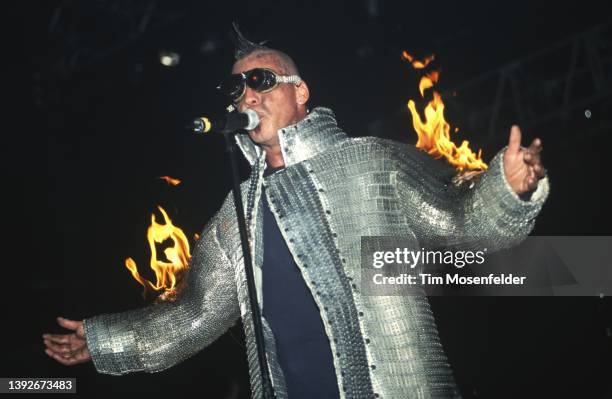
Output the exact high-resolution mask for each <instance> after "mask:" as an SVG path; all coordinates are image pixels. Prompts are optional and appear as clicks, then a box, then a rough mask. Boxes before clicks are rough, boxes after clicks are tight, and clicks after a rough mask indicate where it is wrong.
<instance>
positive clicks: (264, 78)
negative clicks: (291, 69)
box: [246, 68, 276, 92]
mask: <svg viewBox="0 0 612 399" xmlns="http://www.w3.org/2000/svg"><path fill="white" fill-rule="evenodd" d="M246 84H247V85H248V86H249V87H250V88H251V89H253V90H257V91H258V92H266V91H268V90H271V89H273V88H274V87H275V86H276V75H274V73H273V72H272V71H268V70H267V69H261V68H256V69H253V70H251V71H249V73H248V74H247V80H246Z"/></svg>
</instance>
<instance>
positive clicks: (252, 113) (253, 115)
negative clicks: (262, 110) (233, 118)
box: [244, 109, 259, 130]
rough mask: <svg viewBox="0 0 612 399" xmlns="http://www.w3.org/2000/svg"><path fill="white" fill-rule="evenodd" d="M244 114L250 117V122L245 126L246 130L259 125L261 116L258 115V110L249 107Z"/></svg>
mask: <svg viewBox="0 0 612 399" xmlns="http://www.w3.org/2000/svg"><path fill="white" fill-rule="evenodd" d="M244 114H246V116H247V117H248V118H249V123H248V125H247V126H246V127H245V129H246V130H253V129H255V128H256V127H257V125H259V116H258V115H257V112H255V111H253V110H252V109H247V110H245V111H244Z"/></svg>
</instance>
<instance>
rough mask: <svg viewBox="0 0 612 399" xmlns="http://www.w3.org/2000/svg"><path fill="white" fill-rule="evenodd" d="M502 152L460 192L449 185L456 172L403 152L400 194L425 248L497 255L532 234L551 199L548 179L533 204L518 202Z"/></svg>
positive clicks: (411, 150) (421, 155)
mask: <svg viewBox="0 0 612 399" xmlns="http://www.w3.org/2000/svg"><path fill="white" fill-rule="evenodd" d="M504 152H505V148H504V149H503V150H501V151H500V152H499V153H498V154H497V155H496V156H495V157H494V158H493V160H492V161H491V163H490V165H489V169H488V170H487V171H486V172H484V173H482V174H480V175H478V176H477V177H476V178H474V179H473V180H471V181H467V182H464V183H462V184H461V185H459V186H457V185H455V184H454V183H452V181H451V180H452V177H453V175H454V174H455V172H454V169H453V168H452V167H450V166H449V165H447V164H446V163H445V162H443V161H441V160H435V159H433V158H431V157H430V156H428V155H426V154H425V153H424V152H422V151H419V150H416V149H415V148H414V147H409V149H406V147H404V149H403V150H402V151H401V153H400V155H399V157H400V158H404V160H401V161H400V167H399V171H398V176H397V186H398V193H399V196H400V198H401V202H402V205H401V206H402V208H403V210H404V213H405V215H406V216H407V217H408V219H409V221H410V224H411V225H412V227H413V228H414V231H415V234H416V236H417V237H419V241H420V242H421V244H422V245H424V246H427V247H462V248H479V249H483V248H487V249H488V250H489V251H496V250H500V249H504V248H509V247H512V246H514V245H517V244H519V243H520V242H521V241H522V240H523V239H524V238H525V237H526V236H527V235H528V234H529V233H530V232H531V230H532V229H533V226H534V223H535V218H536V216H537V215H538V213H539V212H540V210H541V208H542V205H543V204H544V201H545V200H546V197H547V196H548V191H549V183H548V178H547V177H546V178H544V179H541V180H540V181H539V183H538V187H537V189H536V190H535V191H534V192H533V193H532V195H531V198H530V199H529V200H524V199H521V198H519V196H518V195H517V194H516V193H515V192H514V191H513V190H512V188H511V187H510V185H509V183H508V181H507V180H506V176H505V173H504V168H503V154H504ZM406 159H410V161H409V162H404V161H405V160H406ZM406 165H408V167H406ZM415 187H418V189H415Z"/></svg>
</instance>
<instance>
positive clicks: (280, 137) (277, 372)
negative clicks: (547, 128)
mask: <svg viewBox="0 0 612 399" xmlns="http://www.w3.org/2000/svg"><path fill="white" fill-rule="evenodd" d="M220 88H221V89H222V90H224V91H225V93H226V94H228V95H229V96H230V98H231V99H232V101H233V103H234V105H235V106H236V107H237V109H238V110H239V111H244V110H245V109H249V108H250V109H252V110H254V111H255V112H257V114H258V115H259V118H260V120H261V123H260V124H259V126H257V128H255V129H254V130H252V131H250V132H248V135H246V134H245V135H238V136H237V142H238V145H239V147H240V148H241V150H242V152H243V153H244V155H245V157H246V158H247V160H248V161H249V163H250V164H251V167H252V172H251V175H250V178H249V179H248V180H247V181H245V182H243V184H242V191H243V197H244V198H245V200H246V206H245V213H246V219H247V225H248V226H249V236H250V240H251V244H252V245H251V247H252V248H253V262H254V272H255V273H254V274H255V280H256V286H257V294H258V301H259V306H260V308H261V311H262V315H263V320H262V321H263V326H264V340H265V344H266V345H265V346H266V353H267V359H268V367H269V370H270V374H271V377H272V383H273V386H274V390H275V393H276V397H277V398H286V397H289V398H290V399H295V398H334V397H342V398H375V397H381V398H450V397H459V396H460V393H459V391H458V389H457V386H456V384H455V381H454V378H453V375H452V371H451V368H450V366H449V364H448V361H447V359H446V356H445V354H444V351H443V349H442V346H441V344H440V341H439V338H438V332H437V328H436V325H435V322H434V318H433V316H432V312H431V310H430V307H429V303H428V301H427V298H426V297H425V296H415V295H410V296H369V295H363V294H362V292H361V289H360V288H361V287H360V238H361V237H362V236H396V237H415V238H416V240H418V245H419V247H418V248H420V247H421V245H423V246H436V243H440V242H443V240H444V237H448V236H453V237H484V238H483V239H484V240H485V241H486V245H487V246H488V247H489V249H490V250H494V249H499V248H505V247H510V246H513V245H515V244H517V243H518V242H520V241H521V240H522V239H524V238H525V237H526V236H527V234H528V233H529V232H530V231H531V229H532V228H533V225H534V220H535V217H536V216H537V214H538V213H539V211H540V209H541V207H542V205H543V203H544V201H545V199H546V197H547V194H548V179H547V178H546V177H545V170H544V168H543V166H542V164H541V162H540V152H541V150H542V145H541V142H540V140H539V139H535V140H534V141H533V142H532V143H531V145H530V146H529V147H528V148H523V147H521V145H520V144H521V132H520V130H519V128H518V127H516V126H514V127H512V129H511V131H510V139H509V143H508V146H507V148H505V149H503V150H502V151H500V153H499V154H497V156H496V157H495V158H494V159H493V161H492V162H491V163H490V167H489V169H488V170H487V171H486V172H484V173H483V174H481V175H480V176H478V178H477V180H476V182H475V184H474V185H471V187H466V186H468V185H463V186H460V187H455V186H453V185H449V184H445V183H448V181H443V180H442V178H441V176H442V175H443V174H440V173H434V170H436V169H439V168H440V166H439V164H440V162H439V161H436V160H433V159H432V158H430V157H429V156H428V155H426V154H425V153H424V152H422V151H418V150H416V149H415V148H414V147H412V146H409V145H406V144H401V143H397V142H394V141H390V140H383V139H379V138H371V137H370V138H360V139H351V138H349V137H347V135H346V134H345V133H344V132H343V131H342V130H341V129H340V128H339V127H338V126H337V124H336V120H335V118H334V114H333V112H332V111H331V110H330V109H327V108H315V109H313V110H312V111H311V112H308V109H307V107H306V104H307V101H308V98H309V90H308V86H307V84H306V82H305V81H304V80H302V79H301V78H300V77H299V73H298V69H297V68H296V66H295V64H294V62H293V61H292V60H291V58H289V57H288V56H287V55H286V54H284V53H282V52H280V51H277V50H274V49H271V48H268V47H265V46H263V45H260V44H255V43H252V42H250V41H248V40H246V39H245V38H244V37H242V35H240V33H239V32H238V33H237V50H236V62H235V63H234V65H233V68H232V74H231V75H230V76H229V77H228V78H227V79H226V80H225V81H224V82H223V84H222V85H221V86H220ZM239 240H240V238H239V233H238V227H237V222H236V218H235V210H234V204H233V200H232V197H231V195H230V196H228V197H227V198H226V200H225V202H224V204H223V206H222V208H221V209H220V210H219V212H218V213H217V214H216V215H215V216H214V217H213V218H212V220H211V221H210V222H209V223H208V224H207V226H206V228H205V229H204V231H203V233H202V236H201V239H200V240H199V241H198V243H197V246H196V248H195V250H194V256H193V259H192V263H191V266H190V274H189V280H188V283H187V288H186V289H185V291H184V292H183V294H182V296H181V298H180V299H178V300H177V301H175V302H172V303H161V304H158V305H153V306H149V307H146V308H143V309H138V310H132V311H127V312H124V313H118V314H103V315H99V316H95V317H92V318H88V319H85V320H83V321H73V320H67V319H64V318H58V322H59V324H60V325H61V326H62V327H65V328H67V329H70V330H72V331H73V332H72V333H70V334H65V335H54V334H45V335H44V336H43V337H44V342H45V345H46V353H47V354H48V355H49V356H51V357H52V358H54V359H55V360H57V361H58V362H60V363H62V364H64V365H73V364H77V363H83V362H87V361H90V360H92V361H93V364H94V366H95V367H96V369H97V370H98V371H99V372H100V373H107V374H125V373H130V372H134V371H147V372H155V371H160V370H164V369H166V368H168V367H171V366H173V365H175V364H177V363H179V362H181V361H182V360H184V359H185V358H187V357H189V356H191V355H193V354H194V353H196V352H198V351H200V350H201V349H202V348H204V347H206V346H207V345H209V344H211V343H212V342H213V341H214V340H216V339H217V338H218V337H219V336H221V335H222V334H223V333H224V332H225V331H226V330H227V329H228V328H230V327H231V326H232V325H234V324H235V323H236V321H237V319H238V318H239V317H242V320H243V325H244V329H245V335H246V341H247V357H248V362H249V370H250V381H251V391H252V395H253V397H254V398H259V397H261V396H262V389H261V376H260V372H259V369H258V362H257V351H256V349H255V339H254V332H253V320H252V316H251V311H250V304H249V301H248V294H247V289H246V280H245V277H244V264H243V262H242V254H241V250H240V241H239Z"/></svg>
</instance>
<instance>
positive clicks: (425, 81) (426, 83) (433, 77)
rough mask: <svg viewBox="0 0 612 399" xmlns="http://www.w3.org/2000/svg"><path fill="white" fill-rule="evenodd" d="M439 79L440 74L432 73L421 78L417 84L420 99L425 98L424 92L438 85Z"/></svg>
mask: <svg viewBox="0 0 612 399" xmlns="http://www.w3.org/2000/svg"><path fill="white" fill-rule="evenodd" d="M439 77H440V72H438V71H432V72H429V73H428V74H427V75H425V76H423V77H422V78H421V81H420V82H419V91H420V92H421V97H425V90H427V89H429V88H431V87H433V86H434V84H436V83H438V78H439Z"/></svg>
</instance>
